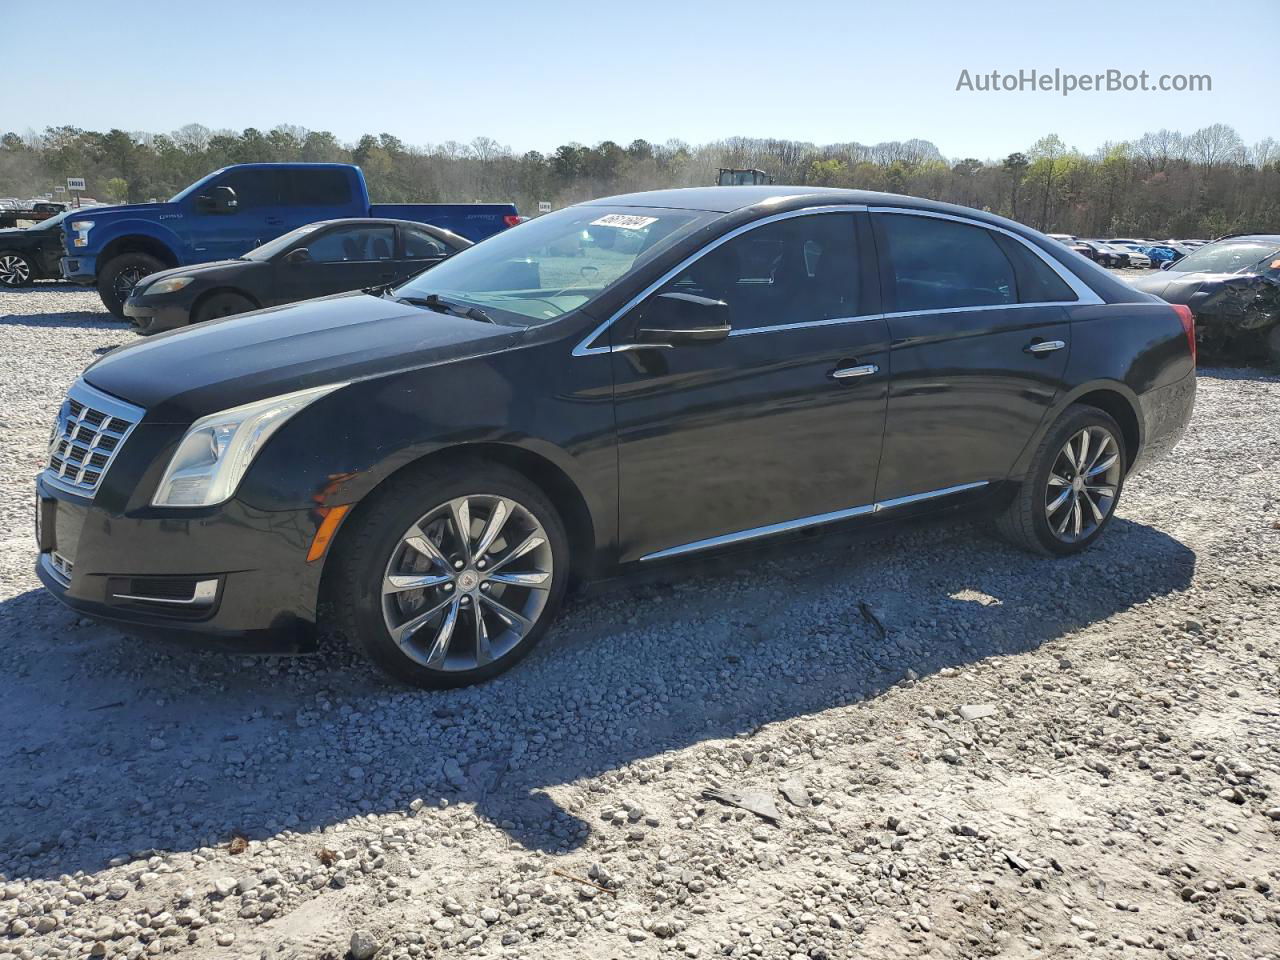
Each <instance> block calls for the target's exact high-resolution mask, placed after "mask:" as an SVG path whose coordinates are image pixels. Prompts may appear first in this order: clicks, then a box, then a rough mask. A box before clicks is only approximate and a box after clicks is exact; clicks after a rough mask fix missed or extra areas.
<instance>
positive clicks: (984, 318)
mask: <svg viewBox="0 0 1280 960" xmlns="http://www.w3.org/2000/svg"><path fill="white" fill-rule="evenodd" d="M872 222H873V224H874V228H875V236H876V246H877V249H878V252H879V256H880V269H881V287H882V290H883V295H884V309H885V311H886V320H887V323H888V328H889V335H890V338H891V343H892V345H891V348H890V351H891V352H890V366H891V368H892V370H893V375H892V378H891V380H890V383H889V401H888V411H887V416H886V421H885V439H884V452H883V455H882V457H881V462H880V474H879V481H878V484H877V489H876V500H877V501H878V502H881V503H892V502H893V501H900V500H902V499H903V498H911V499H914V498H917V497H928V496H936V495H945V494H947V493H951V492H958V491H954V490H953V489H952V488H955V487H957V486H960V487H968V486H970V485H972V486H973V487H977V486H979V485H982V484H985V483H989V482H993V481H996V480H1000V479H1002V478H1004V477H1005V476H1006V475H1007V474H1008V473H1009V470H1010V468H1011V467H1012V466H1013V463H1014V461H1015V460H1016V458H1017V456H1018V454H1019V453H1020V452H1021V451H1022V448H1023V447H1024V446H1025V445H1026V443H1027V442H1028V441H1029V440H1030V439H1031V437H1032V435H1033V434H1034V433H1035V431H1036V428H1037V426H1038V425H1039V424H1040V422H1041V420H1042V419H1043V418H1044V415H1045V412H1046V411H1047V410H1048V408H1049V407H1050V405H1051V404H1052V403H1053V400H1054V397H1055V396H1057V394H1058V391H1059V390H1060V389H1061V387H1062V382H1061V381H1062V376H1063V373H1064V371H1065V370H1066V365H1067V356H1068V354H1069V353H1070V344H1071V330H1070V324H1069V323H1068V318H1067V311H1066V306H1068V305H1072V304H1075V303H1077V302H1079V299H1080V296H1081V292H1083V293H1086V294H1087V295H1088V296H1089V297H1091V298H1092V299H1093V302H1097V298H1096V296H1095V295H1093V294H1092V293H1091V292H1089V291H1088V289H1087V288H1086V287H1083V285H1080V284H1079V281H1076V285H1075V286H1073V285H1072V284H1071V283H1069V282H1068V280H1067V279H1064V277H1063V276H1062V275H1060V274H1059V273H1058V272H1057V271H1055V270H1054V269H1053V268H1052V267H1050V266H1049V264H1048V262H1047V261H1046V260H1045V259H1042V257H1041V256H1040V255H1039V254H1037V253H1036V252H1034V250H1033V249H1031V248H1030V247H1029V246H1027V245H1025V244H1024V243H1023V241H1020V240H1018V239H1017V238H1015V237H1014V236H1013V235H1012V234H1009V233H1004V232H1002V231H999V230H995V229H992V228H990V227H987V226H984V225H980V224H978V223H977V222H974V221H966V220H963V219H962V218H957V217H951V216H947V215H942V214H932V213H929V214H926V213H923V212H915V211H907V210H890V209H880V210H877V211H874V212H873V214H872ZM1077 286H1078V287H1079V291H1078V290H1077Z"/></svg>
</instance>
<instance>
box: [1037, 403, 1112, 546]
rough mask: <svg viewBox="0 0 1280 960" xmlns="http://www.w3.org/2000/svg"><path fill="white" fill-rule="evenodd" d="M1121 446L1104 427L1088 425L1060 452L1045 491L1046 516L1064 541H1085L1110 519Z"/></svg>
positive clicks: (1068, 441) (1054, 532) (1053, 529)
mask: <svg viewBox="0 0 1280 960" xmlns="http://www.w3.org/2000/svg"><path fill="white" fill-rule="evenodd" d="M1120 470H1121V467H1120V445H1119V444H1118V443H1117V442H1116V438H1115V437H1113V436H1112V435H1111V432H1110V431H1109V430H1107V429H1106V428H1105V427H1100V426H1093V427H1085V428H1084V429H1083V430H1081V431H1080V432H1079V433H1077V434H1075V435H1074V436H1072V437H1071V438H1070V439H1068V440H1067V442H1066V443H1065V444H1063V446H1062V449H1061V450H1059V451H1058V456H1057V458H1056V459H1055V460H1054V462H1053V467H1052V469H1051V470H1050V471H1049V483H1048V487H1047V489H1046V491H1045V508H1044V510H1045V516H1046V517H1047V518H1048V520H1049V529H1050V530H1052V531H1053V535H1054V536H1055V537H1057V538H1058V539H1059V540H1062V541H1063V542H1065V543H1075V542H1077V541H1080V540H1084V539H1085V538H1086V537H1088V536H1089V535H1090V534H1092V533H1093V532H1094V531H1095V530H1096V529H1098V526H1099V525H1100V524H1102V523H1103V521H1105V520H1106V519H1107V516H1108V515H1109V514H1110V513H1111V511H1112V509H1113V508H1114V507H1115V503H1116V493H1117V492H1118V491H1119V489H1120V479H1121V473H1120Z"/></svg>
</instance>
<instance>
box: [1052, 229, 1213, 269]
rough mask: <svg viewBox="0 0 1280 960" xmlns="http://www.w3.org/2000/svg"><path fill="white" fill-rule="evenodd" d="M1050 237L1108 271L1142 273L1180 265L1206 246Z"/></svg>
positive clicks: (1062, 235)
mask: <svg viewBox="0 0 1280 960" xmlns="http://www.w3.org/2000/svg"><path fill="white" fill-rule="evenodd" d="M1048 236H1050V237H1052V238H1053V239H1055V240H1057V241H1059V242H1060V243H1064V244H1066V245H1067V246H1068V247H1070V248H1071V249H1073V250H1075V251H1076V252H1077V253H1079V254H1081V255H1083V256H1086V257H1088V258H1089V259H1090V260H1093V261H1095V262H1097V263H1100V264H1102V265H1103V266H1104V267H1136V268H1141V269H1156V268H1158V267H1160V266H1162V265H1163V264H1165V263H1176V262H1177V261H1179V260H1181V259H1182V258H1183V257H1185V256H1187V255H1188V254H1189V253H1191V252H1192V250H1194V249H1195V248H1196V247H1198V246H1201V245H1202V244H1204V243H1205V242H1206V241H1204V240H1151V239H1144V240H1138V239H1133V238H1131V237H1113V238H1112V239H1110V240H1092V239H1082V238H1080V237H1076V236H1073V235H1072V234H1069V233H1050V234H1048Z"/></svg>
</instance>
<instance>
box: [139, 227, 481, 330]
mask: <svg viewBox="0 0 1280 960" xmlns="http://www.w3.org/2000/svg"><path fill="white" fill-rule="evenodd" d="M471 245H472V244H471V241H470V240H468V239H466V238H465V237H460V236H458V235H457V234H456V233H453V232H452V231H449V230H443V229H441V228H440V227H433V226H429V225H427V224H424V223H413V222H410V221H407V220H381V219H368V218H352V219H346V220H324V221H321V222H319V223H311V224H308V225H306V226H305V227H299V228H298V229H297V230H292V231H290V232H289V233H286V234H284V235H283V236H279V237H276V239H274V240H272V241H270V242H269V243H264V244H263V245H262V246H260V247H257V248H256V249H254V250H251V251H250V252H249V253H246V254H245V255H244V256H243V257H240V258H239V259H237V260H218V261H214V262H213V263H199V264H194V265H193V266H189V267H177V268H176V269H173V270H162V271H160V272H159V273H153V274H150V275H149V276H147V277H145V278H144V279H142V280H140V281H139V282H138V284H137V286H135V287H134V288H133V292H132V293H131V294H130V296H129V299H128V300H127V301H126V302H125V307H124V312H125V315H126V316H127V317H129V318H130V319H131V320H132V321H133V325H134V328H135V329H136V330H137V332H138V333H140V334H143V335H144V336H145V335H149V334H152V333H159V332H161V331H162V330H173V329H176V328H178V327H185V326H187V325H188V324H190V323H199V322H201V321H204V320H213V319H216V318H218V317H229V316H233V315H235V314H238V313H248V312H249V311H251V310H257V309H260V308H262V307H274V306H279V305H280V304H283V303H294V302H295V301H298V300H309V299H311V298H313V297H323V296H327V295H329V294H333V293H344V292H346V291H348V290H360V289H363V288H365V287H373V286H378V285H386V284H391V283H398V282H400V281H402V280H407V279H408V278H409V277H411V276H413V275H414V274H416V273H421V272H422V271H423V270H425V269H426V268H428V267H431V266H434V265H435V264H437V263H439V262H440V261H441V260H443V259H444V258H446V257H449V256H452V255H453V254H455V253H457V252H458V251H459V250H464V249H466V248H467V247H469V246H471Z"/></svg>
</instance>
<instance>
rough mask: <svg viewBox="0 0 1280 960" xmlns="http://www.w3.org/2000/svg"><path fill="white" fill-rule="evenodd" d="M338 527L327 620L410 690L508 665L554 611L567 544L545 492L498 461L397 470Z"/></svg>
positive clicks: (453, 683) (477, 677) (458, 682)
mask: <svg viewBox="0 0 1280 960" xmlns="http://www.w3.org/2000/svg"><path fill="white" fill-rule="evenodd" d="M374 496H375V497H376V498H377V499H376V500H375V501H374V502H371V503H369V504H366V505H362V507H361V509H360V510H359V511H358V512H357V513H356V514H355V515H354V516H352V517H351V518H350V521H349V523H350V525H351V528H350V529H349V530H348V529H344V530H343V531H342V536H341V539H340V540H339V543H338V545H337V555H336V556H335V557H334V558H333V560H332V561H331V562H332V563H334V564H335V569H334V571H333V574H332V575H330V576H329V582H330V583H332V584H333V588H332V590H333V592H332V599H333V608H334V612H335V614H336V615H337V619H338V625H339V628H340V629H341V631H342V632H343V633H344V634H345V635H346V636H347V638H348V639H349V640H352V641H354V642H355V643H356V644H358V645H359V646H361V647H363V648H364V651H365V653H366V654H367V655H368V656H369V658H370V659H371V660H373V662H374V663H375V664H377V666H379V667H380V668H381V669H382V670H383V671H385V672H386V673H388V674H390V675H391V676H392V677H394V678H396V679H397V680H400V681H401V682H403V683H407V684H412V685H413V686H418V687H434V688H441V687H460V686H466V685H468V684H472V683H477V682H479V681H481V680H487V679H489V678H490V677H493V676H495V675H497V674H499V673H502V672H503V671H504V670H507V669H509V668H510V667H512V666H513V665H514V664H515V663H516V662H517V661H519V660H520V659H521V658H523V657H524V656H525V655H526V654H528V653H529V651H530V650H532V649H533V647H534V646H535V645H536V644H537V642H538V641H539V640H540V639H541V638H542V636H543V634H544V633H545V631H546V628H547V625H548V624H549V623H550V621H551V619H552V617H554V616H555V613H556V609H557V608H558V607H559V606H560V601H561V598H562V597H563V596H564V591H565V586H566V584H567V582H568V574H569V540H568V535H567V534H566V532H565V528H564V524H563V522H562V521H561V519H560V516H559V514H558V513H557V512H556V509H555V507H554V506H553V505H552V504H551V502H550V501H549V500H548V499H547V497H546V495H545V494H544V493H543V492H542V491H541V490H540V489H538V487H536V486H535V485H534V484H532V483H530V482H529V481H528V480H526V479H525V478H524V477H522V476H521V475H520V474H518V473H516V472H515V471H513V470H510V469H508V468H507V467H505V466H502V465H500V464H497V463H490V462H487V461H468V462H464V463H455V464H444V465H427V466H425V467H424V468H421V469H413V470H409V471H405V473H404V474H403V475H401V476H398V477H396V478H394V479H393V480H392V481H390V483H389V484H388V485H387V487H386V488H385V489H383V490H380V491H379V492H378V493H376V494H374Z"/></svg>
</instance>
